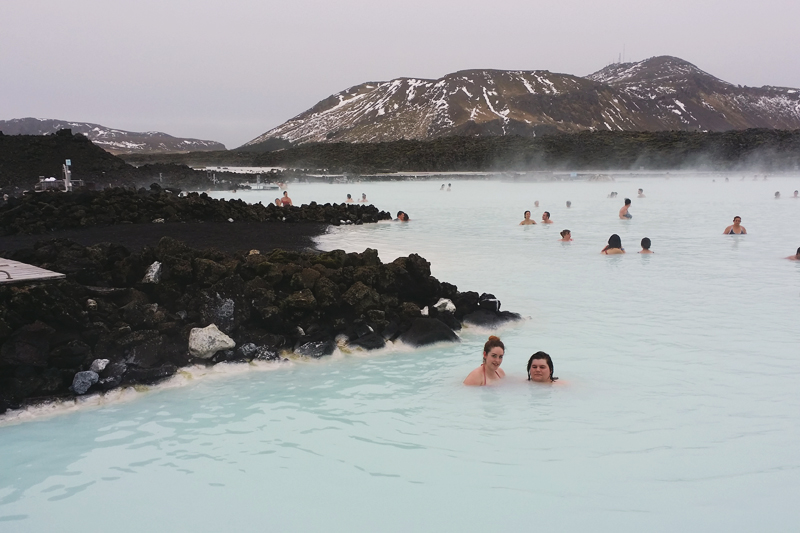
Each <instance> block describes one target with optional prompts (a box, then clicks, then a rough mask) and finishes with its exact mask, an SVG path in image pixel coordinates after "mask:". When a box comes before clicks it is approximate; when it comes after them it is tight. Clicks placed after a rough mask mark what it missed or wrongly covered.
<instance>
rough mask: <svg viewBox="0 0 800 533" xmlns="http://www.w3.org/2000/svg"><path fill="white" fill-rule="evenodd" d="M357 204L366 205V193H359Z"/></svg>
mask: <svg viewBox="0 0 800 533" xmlns="http://www.w3.org/2000/svg"><path fill="white" fill-rule="evenodd" d="M358 203H360V204H365V203H367V193H365V192H362V193H361V199H360V200H359V201H358Z"/></svg>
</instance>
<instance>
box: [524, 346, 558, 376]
mask: <svg viewBox="0 0 800 533" xmlns="http://www.w3.org/2000/svg"><path fill="white" fill-rule="evenodd" d="M557 379H558V378H554V377H553V360H552V359H550V356H549V355H547V354H546V353H544V352H536V353H535V354H533V355H532V356H531V358H530V359H528V381H535V382H537V383H552V382H554V381H555V380H557Z"/></svg>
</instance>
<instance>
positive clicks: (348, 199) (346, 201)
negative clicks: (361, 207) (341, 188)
mask: <svg viewBox="0 0 800 533" xmlns="http://www.w3.org/2000/svg"><path fill="white" fill-rule="evenodd" d="M345 203H348V204H352V203H353V197H352V196H351V195H349V194H348V195H347V200H345Z"/></svg>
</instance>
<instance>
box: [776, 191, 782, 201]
mask: <svg viewBox="0 0 800 533" xmlns="http://www.w3.org/2000/svg"><path fill="white" fill-rule="evenodd" d="M775 199H776V200H780V199H781V193H780V191H775Z"/></svg>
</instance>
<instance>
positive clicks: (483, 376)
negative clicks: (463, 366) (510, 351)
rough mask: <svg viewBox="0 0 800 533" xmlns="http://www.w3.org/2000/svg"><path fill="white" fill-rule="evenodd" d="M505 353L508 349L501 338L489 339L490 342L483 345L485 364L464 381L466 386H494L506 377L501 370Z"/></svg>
mask: <svg viewBox="0 0 800 533" xmlns="http://www.w3.org/2000/svg"><path fill="white" fill-rule="evenodd" d="M505 351H506V347H505V345H504V344H503V341H501V340H500V337H495V336H494V335H492V336H491V337H489V340H488V341H486V344H484V345H483V363H481V366H479V367H478V368H476V369H475V370H473V371H472V372H470V373H469V375H468V376H467V378H466V379H465V380H464V385H470V386H476V387H481V386H484V385H492V384H495V383H497V382H498V381H500V380H501V379H503V378H504V377H506V373H505V372H504V371H503V369H502V368H500V365H501V364H503V355H505Z"/></svg>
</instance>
